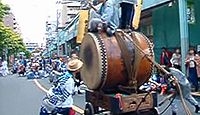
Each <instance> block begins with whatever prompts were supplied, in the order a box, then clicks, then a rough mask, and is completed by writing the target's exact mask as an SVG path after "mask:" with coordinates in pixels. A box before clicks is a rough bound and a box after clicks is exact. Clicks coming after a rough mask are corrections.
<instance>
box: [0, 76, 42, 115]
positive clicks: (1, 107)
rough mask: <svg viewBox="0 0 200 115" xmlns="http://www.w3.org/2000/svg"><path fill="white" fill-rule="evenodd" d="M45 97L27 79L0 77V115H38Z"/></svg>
mask: <svg viewBox="0 0 200 115" xmlns="http://www.w3.org/2000/svg"><path fill="white" fill-rule="evenodd" d="M43 96H44V93H43V92H41V91H40V90H39V89H38V88H37V87H36V86H35V85H34V83H33V82H32V81H30V80H26V78H25V77H21V78H18V77H16V75H11V76H8V77H6V78H2V77H0V115H38V111H39V108H40V103H41V99H42V97H43Z"/></svg>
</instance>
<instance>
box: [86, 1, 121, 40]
mask: <svg viewBox="0 0 200 115" xmlns="http://www.w3.org/2000/svg"><path fill="white" fill-rule="evenodd" d="M97 1H98V3H101V5H100V8H97V9H96V8H95V7H94V6H93V5H92V3H90V6H91V7H92V8H93V9H94V11H93V12H91V14H90V15H91V17H90V22H89V30H90V31H96V32H97V31H98V29H105V30H106V32H107V34H108V35H109V36H112V35H113V34H114V33H115V31H116V29H117V28H118V26H119V4H118V2H116V0H97Z"/></svg>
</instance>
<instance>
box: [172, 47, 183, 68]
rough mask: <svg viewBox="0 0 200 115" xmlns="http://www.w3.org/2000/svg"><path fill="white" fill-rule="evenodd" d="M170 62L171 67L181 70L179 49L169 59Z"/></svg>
mask: <svg viewBox="0 0 200 115" xmlns="http://www.w3.org/2000/svg"><path fill="white" fill-rule="evenodd" d="M170 62H171V64H172V66H173V67H175V68H177V69H179V70H181V52H180V49H179V48H177V49H176V50H175V52H174V53H173V54H172V58H171V59H170Z"/></svg>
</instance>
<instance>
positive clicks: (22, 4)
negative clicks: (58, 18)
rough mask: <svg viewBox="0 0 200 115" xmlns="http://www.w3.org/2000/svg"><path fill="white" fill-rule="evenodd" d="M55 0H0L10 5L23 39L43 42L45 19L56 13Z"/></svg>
mask: <svg viewBox="0 0 200 115" xmlns="http://www.w3.org/2000/svg"><path fill="white" fill-rule="evenodd" d="M55 1H56V0H2V2H3V3H6V4H8V5H9V6H10V7H11V11H12V12H13V13H14V15H15V17H16V20H17V22H18V23H19V25H20V28H21V31H22V35H23V38H24V39H25V41H27V40H28V41H31V42H39V43H41V42H43V37H44V33H45V21H46V20H47V17H48V16H49V15H51V16H52V15H56V10H55V9H56V8H55Z"/></svg>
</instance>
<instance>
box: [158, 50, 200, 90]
mask: <svg viewBox="0 0 200 115" xmlns="http://www.w3.org/2000/svg"><path fill="white" fill-rule="evenodd" d="M181 60H182V56H181V51H180V49H179V48H177V49H175V50H174V52H173V53H172V52H170V51H169V50H167V48H164V47H163V48H162V53H161V56H160V64H161V65H164V66H167V67H176V68H178V69H179V70H181V65H182V63H181V62H182V61H181ZM184 64H185V66H186V68H187V71H186V76H187V78H188V80H189V81H190V83H191V84H192V87H194V90H195V91H196V92H197V91H198V90H199V83H198V82H199V79H200V51H198V52H196V50H195V48H192V47H191V48H189V50H188V54H187V56H186V59H185V63H184Z"/></svg>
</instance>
